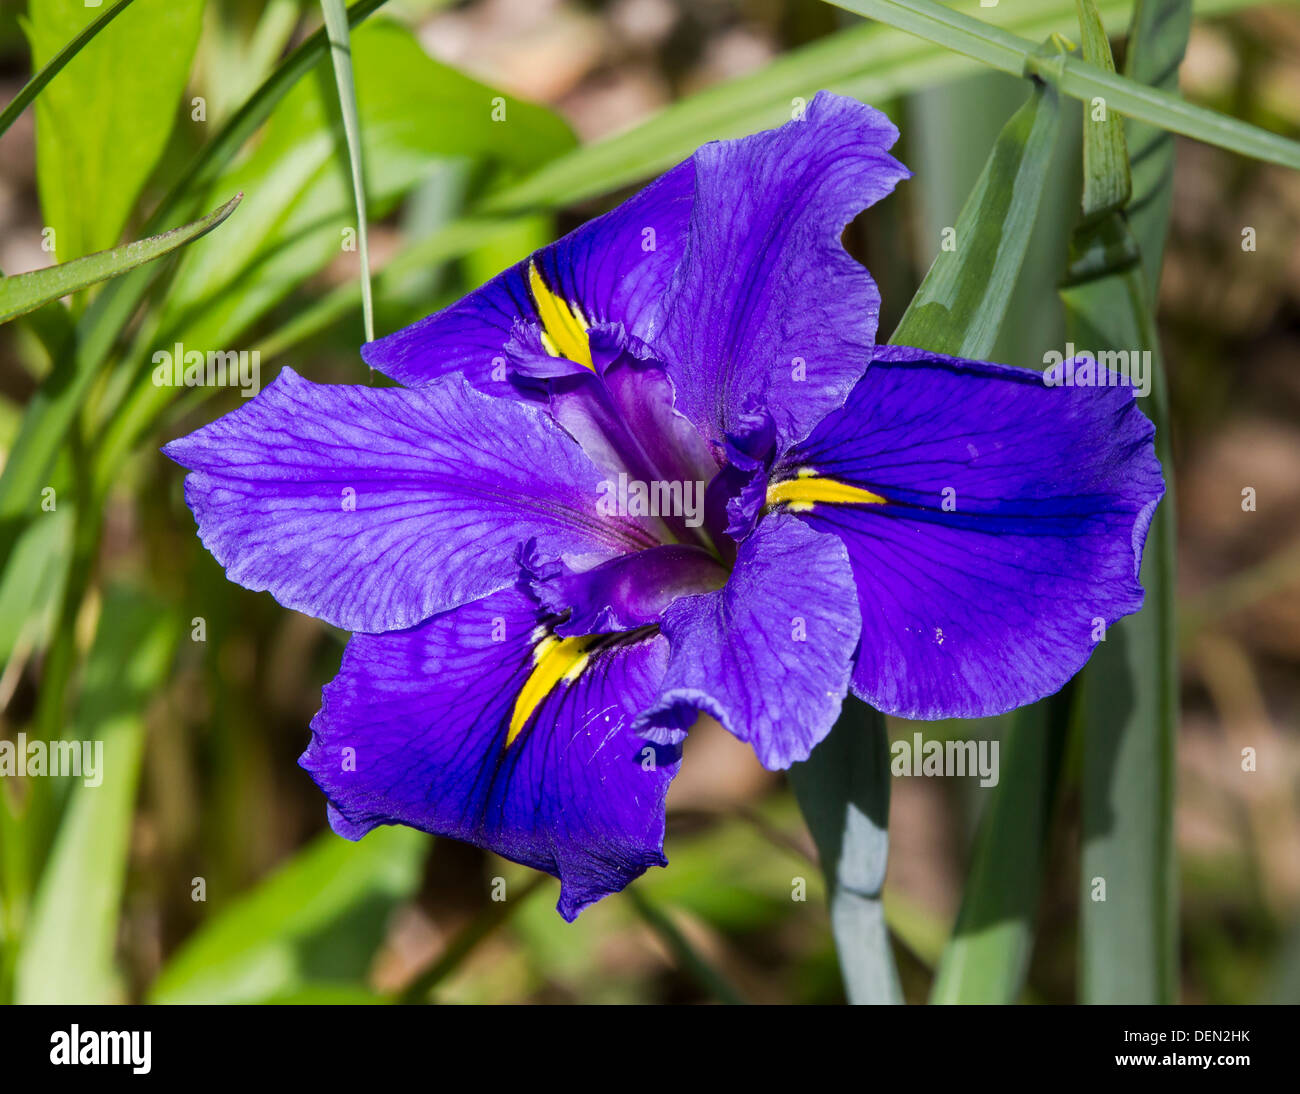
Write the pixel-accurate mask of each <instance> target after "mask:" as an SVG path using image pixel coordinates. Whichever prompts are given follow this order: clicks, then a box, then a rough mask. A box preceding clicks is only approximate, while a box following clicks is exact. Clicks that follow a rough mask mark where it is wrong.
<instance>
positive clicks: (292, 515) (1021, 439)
mask: <svg viewBox="0 0 1300 1094" xmlns="http://www.w3.org/2000/svg"><path fill="white" fill-rule="evenodd" d="M896 139H897V131H896V130H895V128H894V126H893V125H892V124H890V122H889V121H888V120H887V119H886V118H885V117H884V116H883V115H881V114H880V113H878V112H877V111H875V110H873V109H871V108H869V107H867V106H864V105H862V104H861V103H858V102H855V101H853V100H850V99H845V98H839V97H836V96H833V95H830V94H827V93H825V92H823V93H821V94H819V95H818V96H817V97H816V98H815V99H814V100H813V101H812V102H811V103H810V104H809V105H808V108H807V110H806V113H805V114H804V116H803V117H802V118H799V119H797V120H793V121H791V122H789V123H787V124H786V125H785V126H783V127H782V128H780V129H777V130H773V131H770V132H764V133H759V134H756V135H754V136H751V137H747V138H745V139H742V140H735V141H723V142H718V143H714V144H709V145H706V146H705V147H703V148H701V149H700V150H699V151H697V152H696V153H695V154H694V155H693V156H692V157H691V158H690V159H688V160H686V161H685V162H684V163H681V164H679V165H678V166H677V167H675V168H673V169H672V170H671V171H669V172H668V173H667V174H665V175H663V176H662V177H661V178H659V179H658V180H657V181H655V182H654V183H652V184H651V185H650V186H649V187H647V188H646V189H645V190H643V191H642V192H641V193H639V194H637V195H636V196H635V197H633V198H631V199H630V200H628V201H627V202H625V203H624V204H622V205H620V206H619V207H618V208H616V209H614V210H613V211H612V212H610V213H607V214H606V215H604V216H602V217H599V218H597V219H596V220H593V221H591V222H590V223H588V224H586V225H584V226H583V227H581V228H579V229H578V230H577V231H575V232H573V233H572V234H570V235H568V236H566V237H565V238H563V239H561V240H560V241H559V242H557V243H555V244H552V245H551V246H548V247H545V248H543V249H542V250H540V251H538V252H537V253H536V254H534V255H532V256H531V257H530V258H528V259H526V260H525V261H523V262H521V263H519V264H518V265H516V266H513V267H511V268H510V269H508V270H506V271H505V272H504V273H502V274H501V275H500V276H498V277H497V278H495V279H494V280H492V281H490V282H489V283H488V284H486V285H485V286H483V287H482V288H481V289H479V290H477V291H475V292H473V293H471V294H470V295H469V296H467V297H466V298H465V299H463V300H462V301H460V302H459V303H457V304H454V305H452V306H451V307H449V308H447V309H446V310H444V311H441V312H439V313H437V314H435V315H431V316H429V317H428V318H426V319H424V320H422V321H421V322H419V323H416V324H415V325H413V326H411V327H409V328H407V329H405V330H402V331H399V332H397V333H396V334H393V335H391V336H389V337H387V338H383V339H380V340H379V341H377V342H374V343H371V344H370V345H367V346H366V347H365V348H364V350H363V356H364V357H365V359H366V360H367V361H368V362H369V363H370V364H371V365H372V366H374V367H375V368H376V369H378V370H380V371H381V372H383V373H385V374H387V375H388V376H389V377H391V378H392V379H394V380H396V381H398V382H399V383H400V384H402V385H404V386H402V387H387V388H375V387H360V386H357V387H353V386H336V385H329V386H322V385H318V384H313V383H310V382H308V381H307V380H304V379H302V378H301V377H299V376H298V375H297V374H295V373H294V372H293V371H292V370H290V369H287V368H286V369H284V370H283V371H282V372H281V373H280V375H279V377H278V378H277V380H276V381H275V383H273V384H272V385H271V386H270V387H268V388H267V389H266V390H265V391H264V392H263V393H262V394H261V395H260V396H258V397H257V398H256V399H254V400H253V401H252V402H250V403H249V404H248V405H246V406H244V407H242V408H240V409H239V410H236V411H234V412H233V413H230V414H228V415H226V416H225V417H223V418H221V419H219V420H218V421H216V422H213V423H212V424H211V425H208V426H206V427H205V428H203V429H200V430H198V431H197V432H195V433H193V434H191V435H189V436H187V437H183V438H181V439H179V440H177V441H173V442H172V443H171V444H169V445H168V446H167V447H166V449H165V451H166V452H167V454H168V455H169V456H171V457H172V458H173V459H175V460H176V461H177V462H178V463H180V464H182V465H184V466H185V467H187V468H189V469H190V471H191V474H190V475H189V476H188V477H187V478H186V482H185V488H186V500H187V502H188V503H189V506H190V508H191V509H192V510H193V512H194V515H195V517H196V519H197V521H198V527H199V535H200V537H201V538H202V540H203V543H204V544H205V546H206V547H207V548H208V549H209V550H210V551H211V552H212V554H213V555H214V556H215V557H216V559H217V560H218V562H220V563H221V564H222V565H223V566H224V567H225V568H226V572H227V574H228V575H229V577H230V578H231V580H233V581H236V582H238V583H240V584H242V585H245V586H247V587H248V588H250V589H258V590H269V591H270V592H271V593H272V594H273V595H274V596H275V597H276V599H277V600H279V601H280V603H282V604H284V605H286V606H287V607H290V608H294V609H296V610H298V611H302V612H306V613H308V614H311V615H314V616H317V617H319V618H321V619H324V620H326V621H327V622H329V623H332V624H335V625H336V626H339V627H343V628H346V629H348V630H351V631H354V632H357V633H356V634H354V636H353V637H352V639H351V641H350V642H349V644H348V647H347V651H346V652H345V654H344V656H343V664H342V668H341V670H340V672H339V675H338V676H337V677H336V678H335V679H334V681H333V682H331V683H330V684H329V685H328V686H327V687H326V689H325V693H324V698H323V706H322V709H321V711H320V712H319V714H318V715H317V716H316V718H315V719H314V721H313V722H312V731H313V737H312V741H311V744H310V746H309V747H308V749H307V751H306V752H305V753H304V755H303V757H302V761H301V762H302V765H303V766H304V767H305V768H306V769H307V770H308V771H309V772H310V773H311V775H312V777H313V778H314V779H315V781H316V782H317V783H318V784H319V786H320V787H321V789H322V790H323V791H324V793H325V795H326V796H327V798H328V800H329V817H330V822H331V824H332V825H333V827H334V829H335V831H337V832H339V833H340V834H341V835H344V836H347V837H349V838H352V839H356V838H359V837H360V836H362V835H363V834H364V833H366V832H367V831H369V830H370V829H371V828H373V827H374V826H376V825H379V824H407V825H412V826H414V827H416V828H420V829H423V830H425V831H429V832H434V833H437V834H440V835H447V836H452V837H455V838H457V839H462V840H468V841H470V842H473V843H476V844H479V845H480V846H483V847H488V848H491V849H492V850H494V851H496V852H498V853H499V854H502V855H504V856H506V857H508V858H511V859H514V860H516V861H518V862H522V863H525V864H527V865H529V866H532V867H535V868H538V869H541V870H546V871H548V872H549V873H551V874H554V875H556V876H557V877H559V878H560V880H561V895H560V901H559V911H560V912H561V914H563V915H564V916H565V917H566V918H568V919H572V918H573V917H574V916H576V915H577V913H578V912H579V911H580V910H581V909H582V908H583V907H585V906H586V905H587V904H589V903H591V902H592V901H595V900H597V899H599V898H600V897H601V896H603V895H605V894H607V893H610V892H614V891H617V890H619V889H621V888H622V887H623V886H625V885H626V884H627V883H628V882H629V881H631V880H632V879H633V878H635V877H637V876H638V875H639V874H641V873H642V872H643V871H644V870H645V869H646V868H647V867H648V866H651V865H664V864H666V861H667V860H666V859H665V858H664V855H663V836H664V795H665V792H666V791H667V788H668V784H669V782H670V781H671V779H672V778H673V776H674V774H675V773H676V771H677V769H678V766H679V763H680V747H681V744H682V741H683V740H684V738H685V736H686V733H687V730H688V729H689V728H690V726H691V725H692V724H693V723H694V722H695V721H696V719H697V718H698V716H699V715H700V714H708V715H711V716H712V717H713V718H715V719H717V721H718V722H720V723H721V724H722V725H723V726H724V727H725V728H726V729H728V730H729V731H730V732H731V733H733V734H734V735H735V736H737V737H738V738H740V739H741V740H743V741H748V742H749V743H750V744H751V745H752V746H753V748H754V749H755V751H756V753H757V755H758V758H759V759H760V760H761V761H762V763H763V764H765V765H766V766H767V767H769V768H773V769H779V768H785V767H788V766H789V765H790V764H792V763H795V762H797V761H799V760H803V759H805V758H806V757H807V756H808V754H809V752H810V751H811V750H812V748H813V747H814V746H815V745H816V744H817V743H818V742H819V741H820V740H821V739H822V738H823V737H825V735H826V734H827V733H828V732H829V730H830V728H831V726H832V724H833V723H834V721H835V718H836V715H837V713H838V711H839V709H840V705H841V703H842V701H843V699H844V697H845V695H846V694H847V693H848V691H849V690H850V689H852V690H853V691H854V692H855V693H856V694H857V695H859V696H861V697H862V698H863V699H865V700H866V701H867V702H868V703H870V704H872V705H873V706H875V707H876V708H878V709H879V710H882V711H885V712H887V713H890V714H895V715H901V716H904V717H908V718H927V719H931V718H944V717H973V716H979V715H990V714H996V713H999V712H1002V711H1006V710H1009V709H1011V708H1013V707H1016V706H1019V705H1021V704H1024V703H1029V702H1032V701H1033V700H1036V699H1039V698H1041V697H1042V696H1045V695H1048V694H1050V693H1052V692H1054V691H1056V690H1057V689H1059V688H1060V687H1061V686H1062V685H1063V684H1064V683H1065V682H1066V681H1067V680H1068V679H1069V678H1070V677H1071V676H1072V675H1073V674H1074V673H1076V672H1077V671H1078V670H1079V669H1080V668H1081V667H1082V665H1083V664H1084V662H1085V661H1086V660H1087V659H1088V656H1089V654H1090V653H1091V651H1092V649H1093V647H1094V645H1095V644H1096V642H1097V641H1098V640H1099V639H1100V637H1101V635H1102V633H1103V628H1104V627H1105V626H1107V625H1109V624H1111V623H1113V622H1114V621H1115V620H1117V619H1119V618H1120V617H1121V616H1123V615H1126V614H1128V613H1130V612H1134V611H1136V610H1137V609H1138V608H1139V607H1140V606H1141V604H1142V587H1141V585H1140V584H1139V582H1138V576H1137V575H1138V567H1139V564H1140V561H1141V553H1142V545H1143V541H1144V539H1145V536H1146V532H1147V527H1148V525H1149V523H1150V520H1151V515H1152V512H1153V511H1154V509H1155V506H1156V504H1157V503H1158V501H1159V499H1160V497H1161V495H1162V493H1163V490H1164V484H1163V481H1162V479H1161V475H1160V467H1159V464H1158V463H1157V461H1156V458H1155V455H1154V450H1153V446H1152V434H1153V429H1152V426H1151V424H1150V422H1149V421H1148V420H1147V418H1146V417H1145V416H1144V415H1143V414H1142V413H1141V411H1140V410H1139V409H1138V408H1137V406H1136V404H1135V402H1134V398H1133V392H1132V390H1131V389H1130V388H1128V387H1124V386H1096V387H1078V386H1075V387H1049V386H1046V385H1045V384H1044V382H1043V380H1042V377H1041V376H1040V375H1039V374H1038V373H1037V372H1034V371H1030V370H1024V369H1016V368H1008V367H1005V366H1002V365H995V364H987V363H984V362H980V361H966V360H959V359H954V358H951V357H944V356H941V355H938V354H935V353H929V352H926V351H925V350H924V349H909V348H901V347H882V346H877V345H876V344H875V334H876V322H877V314H878V307H879V295H878V293H877V290H876V286H875V284H874V282H873V281H872V280H871V278H870V277H869V276H868V274H867V272H866V270H864V269H863V268H862V267H861V266H860V265H858V264H857V263H856V262H854V261H853V260H852V259H851V258H850V257H849V255H848V254H847V253H846V252H845V251H844V249H843V247H842V246H841V242H840V236H841V233H842V231H843V229H844V227H845V225H846V224H847V223H848V222H849V221H850V220H851V219H852V218H853V217H854V216H855V215H856V214H857V213H858V212H860V211H861V210H862V209H863V208H865V207H867V206H869V205H871V204H873V203H874V202H876V201H877V200H879V199H880V198H882V197H884V196H885V195H886V194H888V193H889V192H890V191H891V190H892V189H893V187H894V185H895V183H897V182H898V181H899V180H900V179H902V178H905V177H907V174H908V172H907V170H906V169H905V168H904V167H902V166H901V165H900V164H899V163H898V162H897V161H896V160H895V159H894V158H893V157H892V156H890V155H889V153H888V149H889V148H890V147H891V146H892V145H893V144H894V141H895V140H896ZM868 366H869V367H868Z"/></svg>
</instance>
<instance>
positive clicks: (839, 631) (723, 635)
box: [638, 513, 859, 770]
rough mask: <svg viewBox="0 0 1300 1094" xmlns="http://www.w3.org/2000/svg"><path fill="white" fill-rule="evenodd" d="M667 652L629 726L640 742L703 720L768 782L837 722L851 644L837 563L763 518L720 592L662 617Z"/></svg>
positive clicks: (815, 541)
mask: <svg viewBox="0 0 1300 1094" xmlns="http://www.w3.org/2000/svg"><path fill="white" fill-rule="evenodd" d="M663 631H664V634H665V635H667V637H668V641H669V645H670V648H671V650H672V653H671V656H670V658H669V661H668V668H667V671H666V673H665V675H664V682H663V687H662V689H661V690H660V693H659V696H658V697H657V698H656V699H655V702H654V705H653V706H652V707H651V708H650V709H649V710H648V711H647V712H646V714H645V715H643V716H642V718H641V719H640V721H639V723H638V724H639V726H640V727H641V728H642V729H643V731H644V732H646V734H647V736H649V737H651V738H653V739H655V740H659V741H664V742H671V741H675V740H678V739H679V737H680V731H679V730H676V729H675V728H674V727H679V726H681V725H683V724H689V723H690V722H691V721H693V720H694V719H693V718H692V717H690V716H688V715H689V712H695V711H698V712H703V713H706V714H710V715H712V716H713V717H714V718H716V719H717V720H718V721H719V722H721V723H722V725H723V726H724V727H725V728H726V729H728V730H730V731H731V733H733V734H734V735H735V736H737V737H738V738H740V739H741V740H742V741H748V742H749V743H750V744H752V745H753V746H754V751H755V752H756V753H757V754H758V758H759V761H760V762H761V763H762V764H763V765H764V766H765V767H768V768H771V769H773V770H777V769H781V768H786V767H789V766H790V764H792V763H794V762H796V761H798V760H804V759H807V758H808V754H809V753H810V752H811V751H812V749H813V746H814V745H816V744H817V743H818V742H819V741H820V740H821V739H822V738H823V737H825V736H826V734H827V733H829V732H830V729H831V726H832V725H833V724H834V722H835V718H836V716H837V715H838V714H839V710H840V704H841V702H842V701H843V699H844V696H845V695H846V694H847V692H848V687H849V674H850V672H851V669H852V661H853V651H854V648H855V646H856V645H857V641H858V632H859V620H858V608H857V604H856V603H855V598H854V591H853V572H852V570H851V569H850V567H849V560H848V555H847V553H846V551H845V549H844V547H843V545H842V544H840V543H839V542H838V541H837V540H836V539H835V537H834V536H824V535H820V534H819V533H817V532H814V531H812V530H811V529H809V528H807V527H805V526H804V525H802V524H800V523H799V521H798V520H797V519H796V518H795V517H791V516H788V515H786V514H783V513H774V514H772V515H771V516H769V517H767V518H765V519H764V520H763V521H762V522H761V523H760V524H759V526H758V528H757V529H756V530H755V532H754V533H753V534H752V535H751V536H749V538H748V539H746V540H745V542H744V543H742V544H741V545H740V547H739V550H738V553H737V557H736V567H735V569H734V570H733V571H732V574H731V580H730V581H728V583H727V585H726V587H725V588H722V589H719V590H717V591H716V592H711V593H706V594H704V595H701V596H690V597H685V598H683V599H681V600H678V601H677V602H676V603H674V604H672V605H671V606H670V607H669V608H668V609H667V610H666V611H665V612H664V619H663Z"/></svg>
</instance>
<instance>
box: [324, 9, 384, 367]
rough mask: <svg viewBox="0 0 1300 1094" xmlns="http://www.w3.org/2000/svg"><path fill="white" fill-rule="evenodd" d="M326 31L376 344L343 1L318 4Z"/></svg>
mask: <svg viewBox="0 0 1300 1094" xmlns="http://www.w3.org/2000/svg"><path fill="white" fill-rule="evenodd" d="M321 10H322V12H324V15H325V30H326V32H327V33H328V35H329V40H330V57H331V58H332V59H333V61H334V78H335V80H336V81H337V82H338V89H339V110H340V111H341V112H342V114H343V132H344V135H345V136H346V138H347V142H348V162H349V164H350V165H351V168H352V194H353V196H354V197H355V198H356V203H357V249H358V252H359V257H360V260H361V312H362V315H363V316H364V318H365V330H366V341H367V342H373V341H374V340H375V302H374V299H373V297H372V295H371V289H370V244H369V232H368V231H367V228H366V183H365V177H364V172H363V171H362V167H361V123H360V121H359V120H358V118H357V93H356V87H355V85H354V83H353V80H352V50H351V47H350V46H349V33H348V13H347V11H346V10H345V9H344V5H343V0H321Z"/></svg>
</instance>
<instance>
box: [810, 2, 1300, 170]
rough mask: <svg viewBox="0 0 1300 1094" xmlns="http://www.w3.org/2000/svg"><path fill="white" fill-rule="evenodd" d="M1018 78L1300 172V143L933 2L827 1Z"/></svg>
mask: <svg viewBox="0 0 1300 1094" xmlns="http://www.w3.org/2000/svg"><path fill="white" fill-rule="evenodd" d="M828 2H831V3H834V5H835V6H836V7H840V8H844V9H845V10H846V11H851V12H854V13H856V14H858V15H864V16H866V17H868V18H870V19H878V20H880V21H881V22H882V23H888V24H889V25H890V26H894V27H898V28H899V29H900V30H905V31H907V32H908V33H910V34H915V35H917V36H918V37H921V38H926V39H928V40H929V41H931V42H934V43H936V44H937V45H940V46H943V47H945V48H947V49H952V50H955V51H956V52H958V53H961V54H964V55H965V56H967V57H973V58H974V59H975V60H977V61H979V62H981V63H982V64H986V65H989V66H991V67H993V68H996V69H998V70H1000V71H1002V72H1009V73H1011V74H1012V75H1015V76H1030V75H1032V76H1038V77H1039V78H1041V79H1044V80H1047V81H1049V82H1051V83H1054V84H1055V85H1056V86H1057V87H1058V88H1059V89H1060V90H1061V91H1062V92H1063V93H1064V94H1066V95H1069V96H1071V97H1073V98H1076V99H1082V100H1083V101H1084V102H1091V101H1092V100H1093V99H1094V98H1098V97H1100V98H1102V99H1104V100H1105V101H1106V105H1107V110H1108V111H1111V110H1113V111H1117V112H1118V113H1120V114H1123V115H1125V116H1126V117H1130V118H1135V119H1137V120H1138V121H1143V122H1147V123H1149V124H1151V125H1156V126H1160V127H1161V128H1162V129H1167V130H1169V131H1171V132H1174V133H1181V134H1183V136H1185V137H1193V138H1195V139H1196V140H1200V141H1205V142H1206V143H1208V144H1214V145H1218V146H1219V147H1221V148H1226V149H1228V150H1229V151H1232V152H1237V153H1239V154H1240V155H1243V156H1249V157H1251V158H1252V159H1259V160H1264V161H1265V162H1268V163H1277V164H1281V165H1282V166H1283V167H1296V168H1300V144H1298V143H1297V142H1295V141H1292V140H1288V139H1286V138H1285V137H1280V136H1278V135H1277V134H1276V133H1269V132H1267V131H1266V130H1263V129H1259V128H1258V127H1256V126H1253V125H1248V124H1247V123H1245V122H1241V121H1237V120H1236V119H1234V118H1229V117H1225V116H1224V115H1222V114H1216V113H1215V112H1214V111H1212V110H1205V109H1203V108H1202V107H1198V106H1194V105H1193V104H1191V103H1189V102H1186V101H1185V100H1183V99H1181V98H1179V97H1178V96H1177V95H1173V94H1170V93H1169V92H1166V91H1161V90H1158V89H1155V88H1150V87H1147V86H1146V85H1144V84H1140V83H1137V82H1136V81H1134V80H1129V79H1126V78H1125V77H1123V76H1117V75H1115V74H1114V73H1111V72H1106V71H1104V70H1102V69H1099V68H1097V67H1096V66H1095V65H1090V64H1088V63H1087V62H1086V61H1080V60H1078V59H1077V58H1074V57H1067V56H1065V55H1063V54H1058V55H1056V56H1052V57H1045V56H1043V55H1042V54H1040V53H1039V51H1038V50H1037V48H1036V47H1035V46H1034V44H1033V43H1032V42H1029V41H1026V40H1025V39H1023V38H1020V37H1018V36H1017V35H1015V34H1012V33H1010V32H1008V31H1006V30H1003V29H1002V28H1001V27H996V26H993V25H991V24H989V23H983V22H981V21H980V20H978V19H975V18H972V17H971V16H969V15H965V14H963V13H961V12H959V11H954V10H952V9H951V8H946V7H944V6H943V5H941V4H937V3H935V2H934V0H828Z"/></svg>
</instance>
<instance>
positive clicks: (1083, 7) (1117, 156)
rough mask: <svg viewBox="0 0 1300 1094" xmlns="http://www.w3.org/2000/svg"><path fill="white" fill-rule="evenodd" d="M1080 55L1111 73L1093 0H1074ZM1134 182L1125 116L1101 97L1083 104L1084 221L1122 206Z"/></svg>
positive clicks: (1106, 43) (1110, 59)
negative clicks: (1126, 140) (1119, 113)
mask: <svg viewBox="0 0 1300 1094" xmlns="http://www.w3.org/2000/svg"><path fill="white" fill-rule="evenodd" d="M1077 6H1078V9H1079V30H1080V32H1081V34H1082V36H1083V56H1084V59H1085V60H1087V61H1088V62H1089V63H1090V64H1094V65H1096V66H1097V67H1098V68H1100V69H1103V70H1104V71H1106V72H1110V73H1114V71H1115V58H1114V57H1112V56H1111V53H1110V41H1109V39H1107V37H1106V28H1105V27H1103V26H1102V23H1101V16H1100V15H1099V14H1098V12H1097V5H1096V3H1095V2H1094V0H1077ZM1132 189H1133V183H1132V180H1131V179H1130V178H1129V168H1128V147H1127V146H1126V145H1125V143H1124V119H1123V118H1121V117H1120V116H1119V115H1118V114H1115V113H1113V112H1112V111H1110V110H1108V109H1107V108H1106V99H1105V97H1104V96H1100V95H1098V96H1095V97H1094V98H1093V99H1092V101H1091V102H1085V103H1084V104H1083V216H1084V219H1085V220H1091V219H1093V218H1094V217H1099V216H1104V215H1105V214H1106V213H1109V212H1112V211H1113V210H1115V209H1122V208H1123V207H1124V205H1125V204H1126V203H1127V202H1128V199H1129V194H1130V193H1131V192H1132Z"/></svg>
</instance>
